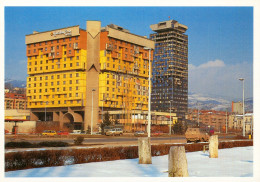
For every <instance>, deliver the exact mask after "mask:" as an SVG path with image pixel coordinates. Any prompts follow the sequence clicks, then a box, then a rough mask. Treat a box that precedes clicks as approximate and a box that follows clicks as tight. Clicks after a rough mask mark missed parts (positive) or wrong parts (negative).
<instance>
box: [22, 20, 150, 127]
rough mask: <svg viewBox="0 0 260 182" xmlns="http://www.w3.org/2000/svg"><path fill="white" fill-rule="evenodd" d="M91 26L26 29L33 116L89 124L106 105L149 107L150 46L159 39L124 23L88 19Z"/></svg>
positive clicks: (126, 109) (123, 113)
mask: <svg viewBox="0 0 260 182" xmlns="http://www.w3.org/2000/svg"><path fill="white" fill-rule="evenodd" d="M86 27H87V28H86V30H84V29H81V28H79V26H72V27H67V28H62V29H56V30H51V31H46V32H34V33H33V34H30V35H26V45H27V57H28V68H27V69H28V70H27V73H28V78H27V98H28V108H30V110H31V119H32V120H41V121H57V122H59V123H60V128H62V127H63V126H64V125H65V124H71V125H73V126H74V129H78V130H80V129H84V130H87V129H88V128H90V127H93V130H95V131H97V129H98V124H99V123H100V122H101V118H102V116H103V114H104V112H102V111H115V112H116V111H117V113H116V114H117V115H118V118H120V119H122V118H123V120H121V122H125V123H130V124H131V118H130V115H129V113H132V112H133V111H138V110H139V111H146V110H147V108H148V69H149V60H148V59H149V51H148V50H146V49H144V47H149V48H151V49H154V41H152V40H149V39H147V38H145V37H141V36H138V35H135V34H132V33H129V31H128V30H126V29H123V28H122V27H119V26H116V25H113V24H112V25H108V26H106V27H105V28H101V22H100V21H87V26H86Z"/></svg>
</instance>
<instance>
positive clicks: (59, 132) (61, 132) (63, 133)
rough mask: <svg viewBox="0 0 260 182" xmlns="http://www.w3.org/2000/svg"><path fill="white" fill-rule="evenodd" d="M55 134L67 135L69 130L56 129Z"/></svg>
mask: <svg viewBox="0 0 260 182" xmlns="http://www.w3.org/2000/svg"><path fill="white" fill-rule="evenodd" d="M57 135H60V136H61V135H66V136H67V135H69V132H67V131H58V132H57Z"/></svg>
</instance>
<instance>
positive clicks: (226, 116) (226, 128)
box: [226, 110, 228, 133]
mask: <svg viewBox="0 0 260 182" xmlns="http://www.w3.org/2000/svg"><path fill="white" fill-rule="evenodd" d="M227 127H228V124H227V110H226V133H227Z"/></svg>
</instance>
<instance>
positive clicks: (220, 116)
mask: <svg viewBox="0 0 260 182" xmlns="http://www.w3.org/2000/svg"><path fill="white" fill-rule="evenodd" d="M229 116H230V113H228V112H226V111H215V110H198V109H189V111H188V120H190V121H193V122H194V123H199V124H203V125H205V126H210V127H211V128H214V129H215V131H216V132H223V131H225V128H226V125H228V123H229ZM228 127H229V125H228Z"/></svg>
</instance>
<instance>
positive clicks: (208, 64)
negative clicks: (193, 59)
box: [189, 59, 225, 70]
mask: <svg viewBox="0 0 260 182" xmlns="http://www.w3.org/2000/svg"><path fill="white" fill-rule="evenodd" d="M217 67H225V63H224V61H222V60H218V59H216V60H215V61H208V62H206V63H204V64H201V65H199V66H194V65H192V64H189V70H192V69H206V68H217Z"/></svg>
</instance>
